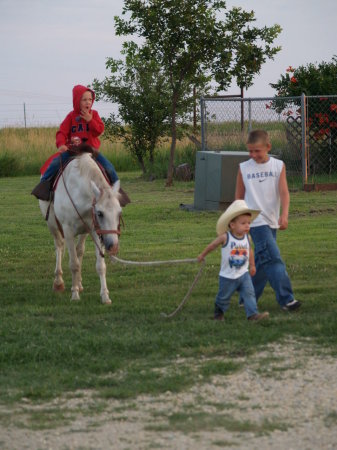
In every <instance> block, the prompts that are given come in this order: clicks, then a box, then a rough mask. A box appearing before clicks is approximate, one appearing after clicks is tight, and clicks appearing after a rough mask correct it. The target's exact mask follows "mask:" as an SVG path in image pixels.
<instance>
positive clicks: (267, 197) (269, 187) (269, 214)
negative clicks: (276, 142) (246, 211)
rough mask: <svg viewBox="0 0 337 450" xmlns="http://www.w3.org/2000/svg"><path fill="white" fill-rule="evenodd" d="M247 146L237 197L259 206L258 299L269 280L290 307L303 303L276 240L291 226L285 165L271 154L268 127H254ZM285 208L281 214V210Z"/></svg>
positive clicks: (253, 230)
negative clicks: (246, 159) (255, 128)
mask: <svg viewBox="0 0 337 450" xmlns="http://www.w3.org/2000/svg"><path fill="white" fill-rule="evenodd" d="M247 148H248V151H249V153H250V157H251V159H249V160H248V161H245V162H243V163H241V164H240V168H239V171H238V175H237V181H236V192H235V198H236V199H244V200H245V201H246V203H247V206H248V207H249V208H255V209H259V210H260V211H261V213H260V215H259V217H258V218H257V219H256V220H255V221H254V223H253V224H252V227H251V230H250V234H251V237H252V239H253V242H254V246H255V264H256V274H255V275H254V276H253V285H254V289H255V296H256V300H257V301H258V299H259V297H260V296H261V295H262V292H263V290H264V287H265V285H266V283H267V281H269V283H270V285H271V286H272V288H273V289H274V291H275V294H276V300H277V301H278V303H279V305H280V307H281V308H282V309H283V310H286V311H294V310H296V309H298V308H299V307H300V306H301V303H300V302H299V301H297V300H295V298H294V294H293V290H292V286H291V282H290V279H289V276H288V273H287V271H286V267H285V264H284V262H283V260H282V258H281V255H280V251H279V248H278V246H277V244H276V231H277V229H280V230H285V229H286V228H287V227H288V213H289V203H290V196H289V190H288V184H287V178H286V171H285V165H284V163H283V162H282V161H281V160H278V159H275V158H273V157H270V156H269V155H268V153H269V151H270V150H271V143H270V140H269V136H268V133H267V132H266V131H264V130H254V131H251V132H250V134H249V136H248V140H247ZM280 209H281V214H280Z"/></svg>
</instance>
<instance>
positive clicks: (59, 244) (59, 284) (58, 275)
mask: <svg viewBox="0 0 337 450" xmlns="http://www.w3.org/2000/svg"><path fill="white" fill-rule="evenodd" d="M54 245H55V255H56V267H55V272H54V275H55V278H54V283H53V290H54V291H55V292H63V291H64V281H63V277H62V275H63V270H62V258H63V253H64V239H63V237H62V235H61V233H60V232H59V231H57V232H55V234H54Z"/></svg>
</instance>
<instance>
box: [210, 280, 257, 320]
mask: <svg viewBox="0 0 337 450" xmlns="http://www.w3.org/2000/svg"><path fill="white" fill-rule="evenodd" d="M235 291H238V292H239V293H240V297H241V298H242V299H243V301H244V307H245V311H246V316H247V318H248V317H250V316H252V315H254V314H257V313H258V311H257V306H256V299H255V292H254V287H253V283H252V279H251V277H250V275H249V273H248V272H246V273H244V274H243V275H241V277H239V278H236V279H234V280H232V279H230V278H225V277H221V276H219V292H218V294H217V296H216V298H215V309H214V315H215V316H217V315H219V314H221V313H224V312H226V311H227V309H228V308H229V303H230V299H231V296H232V295H233V294H234V292H235Z"/></svg>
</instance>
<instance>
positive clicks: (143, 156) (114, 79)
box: [93, 42, 169, 174]
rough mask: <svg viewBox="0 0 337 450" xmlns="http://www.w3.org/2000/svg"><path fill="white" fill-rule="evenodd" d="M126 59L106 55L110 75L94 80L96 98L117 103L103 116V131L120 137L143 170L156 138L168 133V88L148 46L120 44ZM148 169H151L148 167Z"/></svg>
mask: <svg viewBox="0 0 337 450" xmlns="http://www.w3.org/2000/svg"><path fill="white" fill-rule="evenodd" d="M122 55H124V56H125V61H122V60H115V59H113V58H107V61H106V68H107V69H109V70H110V71H111V75H110V76H109V77H106V78H105V79H104V80H103V81H99V80H97V79H95V80H94V82H93V88H94V89H95V91H96V94H97V98H98V99H99V100H109V101H111V102H114V103H118V105H119V112H118V116H119V117H120V119H121V120H120V119H119V118H118V117H117V115H116V114H110V117H109V118H107V119H104V122H105V134H106V135H107V136H108V137H110V138H112V139H113V138H116V137H118V138H121V139H122V140H123V141H124V143H125V144H126V146H127V148H128V149H129V151H130V153H131V155H132V156H133V157H134V158H135V159H136V160H137V162H138V164H139V165H140V167H141V169H142V171H143V173H144V174H145V173H146V164H145V162H146V160H147V159H148V160H149V162H150V167H151V166H152V164H153V161H154V150H155V147H156V145H157V143H158V140H159V139H160V138H161V137H162V136H164V135H167V133H168V111H169V102H168V98H169V88H168V85H167V80H166V77H165V75H164V74H163V72H162V69H161V67H160V66H159V65H158V63H157V62H156V61H155V60H153V59H151V55H150V54H149V52H148V51H147V49H146V48H145V49H141V48H139V47H138V46H137V45H136V44H135V43H133V42H126V43H124V44H123V50H122ZM150 170H151V169H150Z"/></svg>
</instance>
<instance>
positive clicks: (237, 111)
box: [201, 95, 337, 188]
mask: <svg viewBox="0 0 337 450" xmlns="http://www.w3.org/2000/svg"><path fill="white" fill-rule="evenodd" d="M201 128H202V148H203V150H213V151H223V150H228V151H235V150H238V151H243V150H246V140H247V134H248V132H249V131H251V130H253V129H264V130H266V131H267V132H268V133H269V135H270V138H271V142H272V153H273V154H274V155H277V156H278V157H279V158H281V159H282V160H283V161H284V162H285V164H286V167H287V176H288V182H289V186H290V187H293V188H297V187H301V186H303V185H304V184H309V183H332V182H333V183H336V182H337V96H325V97H316V96H315V97H306V96H304V95H302V96H301V97H272V98H269V97H268V98H248V99H240V98H239V99H238V98H216V97H215V98H202V99H201Z"/></svg>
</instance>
